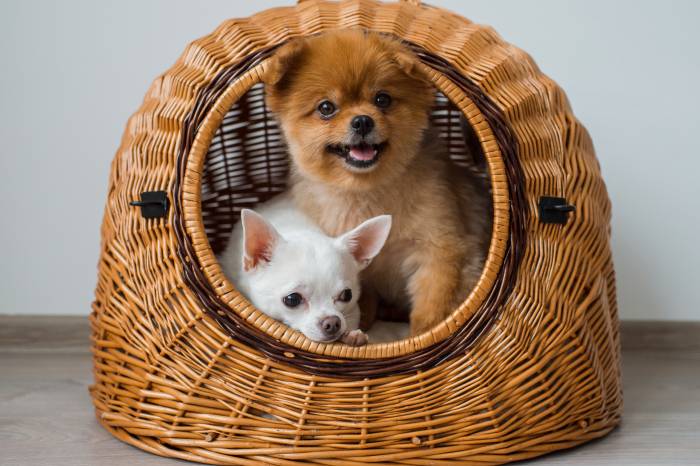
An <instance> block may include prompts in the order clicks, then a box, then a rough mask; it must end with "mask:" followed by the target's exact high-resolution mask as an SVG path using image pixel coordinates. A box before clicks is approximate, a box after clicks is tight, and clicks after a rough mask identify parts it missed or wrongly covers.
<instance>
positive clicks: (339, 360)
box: [91, 0, 622, 465]
mask: <svg viewBox="0 0 700 466" xmlns="http://www.w3.org/2000/svg"><path fill="white" fill-rule="evenodd" d="M348 27H352V28H365V29H369V30H372V31H377V32H380V33H385V34H390V35H392V36H394V37H398V38H400V39H401V40H404V41H405V42H406V43H408V44H411V46H412V47H414V50H415V51H416V53H417V54H418V56H419V58H420V59H421V61H422V63H423V67H424V69H425V70H426V72H428V74H429V75H430V76H431V78H432V79H433V81H434V83H435V86H436V88H437V89H438V90H439V92H440V96H441V97H440V99H441V102H442V103H441V104H440V105H438V106H437V107H436V111H435V114H434V121H436V122H437V123H438V126H440V125H443V127H442V128H441V132H442V136H443V137H444V138H445V139H446V142H447V144H448V147H450V150H451V151H452V152H453V157H454V160H455V162H456V163H458V164H460V163H463V162H465V161H464V159H462V158H460V157H463V156H464V153H465V152H464V145H465V140H464V136H465V133H464V132H463V131H461V130H459V129H458V126H459V124H461V123H462V121H461V120H460V119H459V115H460V114H462V115H464V117H465V118H466V120H465V121H466V122H467V123H468V126H469V128H468V129H469V131H468V133H469V134H470V135H471V136H473V138H474V139H475V140H476V141H478V144H479V145H480V148H481V155H483V160H484V161H485V164H486V166H487V167H488V171H489V175H490V181H491V187H492V192H493V213H494V231H493V239H492V243H491V247H490V250H489V258H488V259H487V263H486V264H485V267H484V273H483V275H482V277H481V280H480V281H479V284H478V285H477V287H476V289H475V290H474V291H473V293H472V294H471V295H470V297H469V299H468V300H467V301H466V302H465V303H464V304H463V305H462V306H460V308H458V309H456V310H455V312H454V313H453V314H452V316H450V317H449V318H448V319H446V321H445V322H444V323H443V324H441V325H439V326H438V327H436V328H435V329H433V330H432V331H431V332H427V333H426V334H424V335H419V336H417V337H415V338H411V339H408V340H402V341H399V342H395V343H387V344H381V345H369V346H367V347H363V348H359V349H357V348H348V347H344V345H323V344H317V343H314V342H310V341H308V340H306V339H305V338H303V335H300V334H298V333H297V332H293V331H290V330H289V329H287V328H285V327H284V326H283V325H281V324H279V323H277V322H275V321H272V320H271V319H268V318H267V317H265V316H264V315H263V314H262V313H260V312H259V311H258V310H256V309H254V308H253V307H252V306H250V304H249V303H247V301H246V300H245V299H244V298H243V297H242V296H240V294H238V292H237V291H236V290H235V287H234V286H233V284H231V283H229V282H228V281H227V280H226V279H225V278H224V277H223V274H222V273H221V269H220V267H219V265H218V263H217V261H216V258H215V251H217V250H219V248H221V247H222V245H223V244H224V243H225V241H226V235H225V232H226V231H228V230H230V228H231V226H232V224H233V222H235V221H236V218H237V212H238V211H239V210H240V208H241V207H243V206H249V205H253V204H255V203H256V202H259V201H260V200H263V199H265V198H266V197H267V196H270V195H272V194H274V193H275V192H279V191H280V190H282V189H284V180H285V176H286V170H287V160H286V154H285V151H284V145H283V142H282V141H281V140H280V135H279V130H278V129H277V126H276V124H275V122H274V120H273V119H272V118H271V116H270V115H269V113H268V112H267V111H266V109H265V107H264V100H263V99H262V95H263V94H262V92H263V89H262V87H261V86H260V84H259V83H260V82H261V76H262V74H263V73H264V71H265V67H266V64H267V61H266V58H267V57H268V56H269V54H270V53H273V51H274V49H275V48H276V47H278V46H279V45H280V44H282V43H284V42H285V41H287V40H289V39H290V38H293V37H296V36H300V35H311V34H319V33H322V32H323V31H326V30H330V29H334V28H348ZM447 101H449V102H450V103H449V104H448V102H447ZM158 190H162V191H166V192H167V193H168V195H169V197H170V200H171V205H172V207H171V209H170V210H169V214H168V217H167V218H163V219H155V220H154V219H151V220H147V219H144V218H142V217H141V216H140V214H139V210H138V209H137V208H135V207H132V206H130V205H129V203H130V202H131V201H133V200H135V199H139V197H140V194H141V193H142V192H144V191H158ZM542 196H555V197H563V198H566V199H567V201H568V202H570V203H572V204H574V205H575V206H576V211H575V212H574V213H573V214H571V215H570V218H569V221H568V222H567V224H566V225H546V224H543V223H541V222H540V221H539V219H538V212H537V204H538V201H539V198H540V197H542ZM609 225H610V203H609V200H608V196H607V193H606V189H605V185H604V183H603V180H602V177H601V175H600V169H599V166H598V163H597V160H596V158H595V154H594V151H593V145H592V143H591V140H590V138H589V136H588V134H587V132H586V130H585V129H584V128H583V127H582V126H581V124H580V123H579V122H578V121H577V120H576V118H575V117H574V116H573V114H572V112H571V108H570V106H569V104H568V101H567V99H566V97H565V95H564V93H563V91H562V90H561V89H560V88H559V87H558V86H557V85H556V84H555V83H553V82H552V81H551V80H550V79H548V78H547V77H546V76H544V75H543V74H542V73H541V72H540V71H539V69H538V68H537V66H536V65H535V64H534V63H533V61H532V60H531V58H530V57H529V56H528V55H527V54H525V53H524V52H522V51H520V50H519V49H517V48H516V47H514V46H512V45H510V44H507V43H505V42H504V41H503V40H502V39H501V38H500V37H499V36H498V35H497V34H496V33H495V32H494V31H493V30H492V29H490V28H488V27H484V26H480V25H476V24H473V23H471V22H469V21H468V20H466V19H464V18H462V17H460V16H458V15H455V14H453V13H450V12H448V11H445V10H442V9H440V8H435V7H431V6H426V5H421V4H420V2H417V1H411V2H398V3H382V2H378V1H376V0H341V1H338V2H334V1H322V0H306V1H303V2H301V3H300V4H299V5H297V6H291V7H288V8H277V9H272V10H267V11H264V12H261V13H259V14H257V15H254V16H252V17H250V18H244V19H235V20H230V21H227V22H225V23H223V24H222V25H221V26H220V27H219V28H218V29H217V30H216V31H214V32H213V33H212V34H210V35H208V36H206V37H203V38H201V39H199V40H197V41H195V42H193V43H192V44H191V45H190V46H189V47H188V48H187V50H186V51H185V53H184V54H183V56H182V57H181V58H180V59H179V60H178V62H177V63H176V64H175V65H174V66H173V67H172V68H171V69H170V70H168V71H166V72H165V73H164V74H163V75H161V76H160V77H159V78H157V79H156V81H155V82H154V83H153V85H152V86H151V88H150V89H149V91H148V93H147V95H146V98H145V99H144V102H143V104H142V106H141V108H140V109H139V110H138V111H137V112H136V113H135V114H134V115H133V116H132V118H131V119H130V120H129V123H128V125H127V128H126V131H125V133H124V138H123V140H122V144H121V146H120V148H119V150H118V152H117V154H116V156H115V158H114V162H113V164H112V170H111V175H110V180H109V190H108V198H107V205H106V209H105V216H104V221H103V225H102V247H101V255H100V262H99V266H98V284H97V289H96V299H95V302H94V304H93V312H92V314H91V326H92V349H93V353H94V374H95V383H94V385H93V386H92V387H91V395H92V398H93V401H94V404H95V408H96V413H97V415H98V418H99V419H100V422H101V423H102V424H103V425H104V426H105V428H107V429H108V430H109V431H110V432H112V433H113V434H114V435H115V436H116V437H117V438H119V439H121V440H123V441H125V442H128V443H131V444H133V445H135V446H137V447H139V448H142V449H144V450H147V451H150V452H152V453H156V454H160V455H164V456H171V457H176V458H182V459H187V460H192V461H200V462H206V463H216V464H239V465H258V464H276V465H289V464H297V463H304V464H323V465H344V464H350V465H362V464H370V463H371V464H406V465H422V464H492V463H503V462H509V461H515V460H520V459H525V458H530V457H534V456H538V455H541V454H544V453H546V452H549V451H553V450H558V449H562V448H569V447H571V446H574V445H578V444H580V443H583V442H586V441H588V440H590V439H593V438H597V437H600V436H602V435H605V434H606V433H607V432H609V431H610V430H611V429H613V428H614V427H615V426H616V425H617V423H618V422H619V419H620V415H621V408H622V394H621V388H620V387H621V382H620V357H619V336H618V320H617V305H616V298H615V278H614V271H613V264H612V259H611V254H610V247H609V236H610V227H609Z"/></svg>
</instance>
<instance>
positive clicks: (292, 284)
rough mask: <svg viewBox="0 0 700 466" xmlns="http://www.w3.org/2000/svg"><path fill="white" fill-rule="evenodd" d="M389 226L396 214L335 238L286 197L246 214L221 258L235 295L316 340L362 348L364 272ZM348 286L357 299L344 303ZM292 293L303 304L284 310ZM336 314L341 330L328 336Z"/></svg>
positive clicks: (382, 216)
mask: <svg viewBox="0 0 700 466" xmlns="http://www.w3.org/2000/svg"><path fill="white" fill-rule="evenodd" d="M390 228H391V216H389V215H380V216H378V217H374V218H371V219H369V220H367V221H366V222H364V223H362V224H361V225H359V226H357V227H356V228H354V229H352V230H350V231H348V232H347V233H344V234H342V235H340V236H338V237H336V238H333V237H329V236H327V235H326V234H324V233H323V232H322V231H321V229H320V228H319V227H318V226H317V225H316V224H315V223H313V221H311V220H310V219H309V218H308V217H307V216H306V215H304V214H303V213H302V212H300V211H299V210H298V209H297V208H296V207H295V206H294V203H293V202H292V200H291V197H290V196H289V195H287V194H282V195H278V196H276V197H274V198H272V199H271V200H269V201H268V202H266V203H264V204H262V205H260V206H258V207H256V211H252V210H248V209H245V210H243V212H242V213H241V221H240V222H239V223H238V224H236V225H235V226H234V228H233V231H232V233H231V237H230V239H229V243H228V246H227V248H226V249H225V250H224V252H223V253H222V254H221V255H220V258H219V259H220V262H221V266H222V268H223V270H224V273H225V274H226V275H227V277H228V278H229V279H230V280H231V281H232V282H233V283H234V285H235V286H236V287H237V289H238V290H239V291H240V292H241V293H243V295H245V296H246V297H247V298H248V300H249V301H251V302H252V303H253V304H254V305H255V306H256V307H257V308H258V309H260V310H261V311H262V312H264V313H265V314H267V315H268V316H270V317H272V318H274V319H276V320H279V321H280V322H283V323H284V324H286V325H288V326H290V327H292V328H294V329H296V330H298V331H300V332H302V333H303V334H304V335H306V336H307V337H308V338H310V339H312V340H315V341H334V340H336V339H341V341H344V342H345V343H348V344H353V345H362V344H364V343H366V342H367V338H366V336H365V335H364V334H362V332H361V331H360V330H358V325H359V320H360V309H359V307H358V305H357V300H358V298H359V297H360V292H361V289H360V280H359V274H360V272H361V271H362V270H363V269H364V268H365V267H367V266H368V265H369V264H370V262H371V261H372V259H373V258H374V257H375V256H376V255H377V254H378V253H379V251H380V250H381V248H382V246H383V245H384V242H385V241H386V239H387V237H388V236H389V230H390ZM346 288H349V289H350V290H351V291H352V299H351V300H350V301H348V302H342V301H340V300H339V299H338V297H339V295H340V294H341V292H342V291H343V290H345V289H346ZM291 293H299V294H301V295H302V297H303V302H302V304H301V305H299V306H297V307H295V308H289V307H287V306H286V305H285V304H284V302H283V298H284V297H285V296H288V295H289V294H291ZM331 316H336V317H338V318H339V319H340V324H341V328H340V331H339V332H338V333H337V335H335V336H333V337H330V338H329V337H327V336H326V335H325V334H324V332H323V331H322V329H321V321H322V320H323V319H325V318H326V317H331ZM348 335H349V337H348Z"/></svg>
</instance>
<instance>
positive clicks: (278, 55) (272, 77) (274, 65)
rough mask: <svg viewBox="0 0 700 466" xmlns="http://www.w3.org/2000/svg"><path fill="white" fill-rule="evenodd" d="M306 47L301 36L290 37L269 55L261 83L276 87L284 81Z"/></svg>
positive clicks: (304, 40)
mask: <svg viewBox="0 0 700 466" xmlns="http://www.w3.org/2000/svg"><path fill="white" fill-rule="evenodd" d="M306 47H308V45H307V42H306V39H304V38H303V37H300V38H297V39H292V40H290V41H289V42H287V43H286V44H284V45H283V46H282V47H280V48H279V49H277V51H276V52H275V53H274V54H273V55H272V56H271V57H270V62H269V64H268V66H267V69H266V70H265V72H264V75H263V83H264V84H265V85H266V86H268V87H271V88H274V87H278V86H280V84H282V82H283V81H284V77H285V76H287V73H288V72H289V70H291V69H292V68H293V67H294V65H295V64H296V63H297V61H298V59H299V57H301V55H302V54H303V53H304V51H306Z"/></svg>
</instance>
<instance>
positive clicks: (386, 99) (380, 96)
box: [374, 92, 391, 108]
mask: <svg viewBox="0 0 700 466" xmlns="http://www.w3.org/2000/svg"><path fill="white" fill-rule="evenodd" d="M374 105H376V106H377V107H379V108H388V107H389V105H391V96H390V95H389V94H387V93H386V92H377V95H375V96H374Z"/></svg>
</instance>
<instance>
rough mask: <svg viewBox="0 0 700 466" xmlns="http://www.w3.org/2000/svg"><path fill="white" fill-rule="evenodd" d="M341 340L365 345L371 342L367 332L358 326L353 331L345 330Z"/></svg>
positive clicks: (351, 344)
mask: <svg viewBox="0 0 700 466" xmlns="http://www.w3.org/2000/svg"><path fill="white" fill-rule="evenodd" d="M340 341H342V342H343V343H345V344H346V345H349V346H364V345H366V344H367V342H369V338H368V337H367V334H366V333H365V332H363V331H362V330H360V329H359V328H358V329H357V330H353V331H352V332H345V334H344V335H343V336H342V337H341V338H340Z"/></svg>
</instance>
